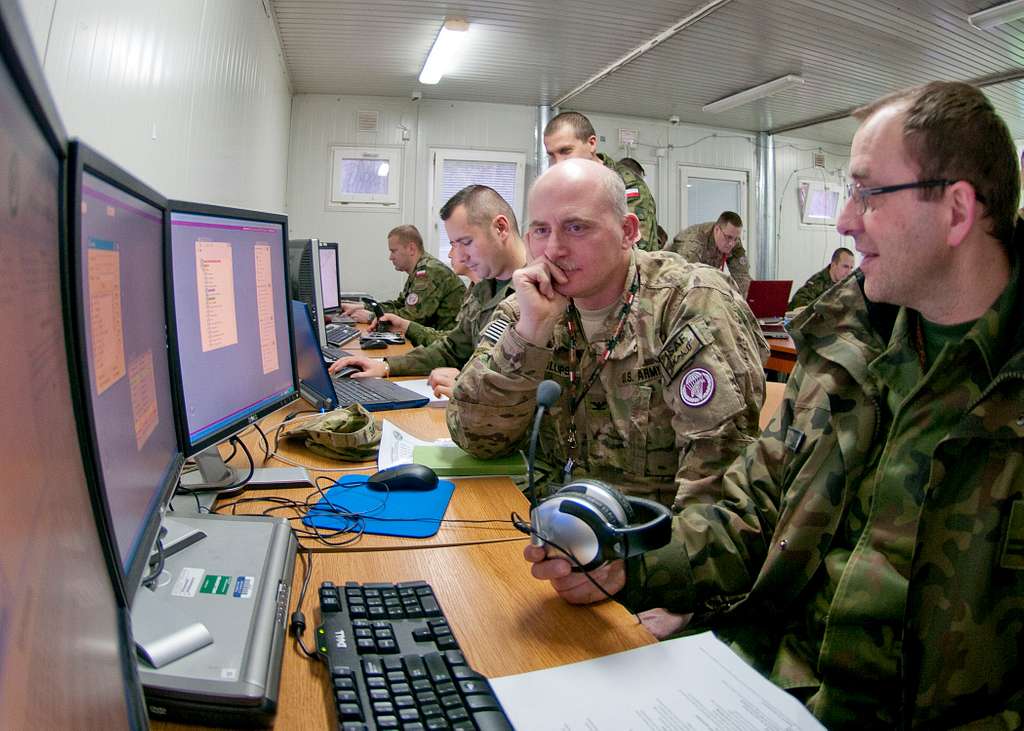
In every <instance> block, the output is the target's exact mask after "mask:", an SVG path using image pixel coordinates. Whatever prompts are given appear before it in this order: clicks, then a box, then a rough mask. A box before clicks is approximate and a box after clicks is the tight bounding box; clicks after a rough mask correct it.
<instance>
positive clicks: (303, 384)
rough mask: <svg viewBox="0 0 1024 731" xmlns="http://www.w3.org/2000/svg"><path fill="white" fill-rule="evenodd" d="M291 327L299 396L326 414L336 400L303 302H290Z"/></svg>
mask: <svg viewBox="0 0 1024 731" xmlns="http://www.w3.org/2000/svg"><path fill="white" fill-rule="evenodd" d="M292 327H293V328H294V329H295V365H296V367H297V368H298V372H299V393H300V394H301V395H302V398H304V399H306V401H308V402H309V403H310V405H311V406H312V407H313V408H315V409H322V410H325V411H330V410H331V409H333V408H334V405H335V401H336V400H337V399H336V397H335V394H334V384H333V383H332V382H331V376H330V374H329V373H328V371H327V364H326V363H324V356H323V353H322V351H321V350H320V347H319V346H318V345H317V342H316V334H315V331H314V330H313V318H312V315H311V314H310V312H309V307H308V306H307V305H306V303H305V302H300V301H299V300H292Z"/></svg>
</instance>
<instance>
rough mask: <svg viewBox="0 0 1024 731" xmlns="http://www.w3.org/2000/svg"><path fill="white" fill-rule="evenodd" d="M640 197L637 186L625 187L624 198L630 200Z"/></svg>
mask: <svg viewBox="0 0 1024 731" xmlns="http://www.w3.org/2000/svg"><path fill="white" fill-rule="evenodd" d="M639 197H640V189H639V188H626V200H628V201H631V200H634V199H636V198H639Z"/></svg>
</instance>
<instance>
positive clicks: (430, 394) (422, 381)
mask: <svg viewBox="0 0 1024 731" xmlns="http://www.w3.org/2000/svg"><path fill="white" fill-rule="evenodd" d="M396 383H398V385H399V386H401V387H402V388H408V389H409V390H410V391H415V392H416V393H418V394H419V395H420V396H426V397H427V398H428V399H430V403H429V404H427V406H436V407H438V408H444V407H445V406H447V405H448V397H447V396H442V397H441V398H438V397H437V396H435V395H434V389H433V388H432V387H430V386H428V385H427V379H426V378H415V379H411V380H408V381H396Z"/></svg>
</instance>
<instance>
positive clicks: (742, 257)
mask: <svg viewBox="0 0 1024 731" xmlns="http://www.w3.org/2000/svg"><path fill="white" fill-rule="evenodd" d="M742 234H743V219H742V218H740V216H739V214H738V213H733V212H732V211H723V212H722V215H720V216H719V217H718V220H717V221H709V222H707V223H697V224H694V225H693V226H690V227H689V228H685V229H683V230H682V231H680V232H679V233H677V234H676V237H675V238H674V239H672V243H671V244H669V245H668V246H666V247H665V250H666V251H674V252H676V253H677V254H680V255H681V256H682V257H683V258H684V259H686V260H687V261H692V262H693V263H695V264H707V265H708V266H713V267H714V268H715V269H722V270H725V269H728V271H729V274H730V275H731V276H732V279H733V282H735V284H736V289H738V290H739V292H740V294H742V295H743V296H744V297H746V296H747V290H748V289H750V262H748V261H747V251H746V249H744V248H743V242H742V241H740V236H741V235H742Z"/></svg>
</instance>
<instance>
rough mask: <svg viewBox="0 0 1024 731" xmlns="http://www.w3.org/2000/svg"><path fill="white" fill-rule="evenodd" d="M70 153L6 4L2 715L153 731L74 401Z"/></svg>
mask: <svg viewBox="0 0 1024 731" xmlns="http://www.w3.org/2000/svg"><path fill="white" fill-rule="evenodd" d="M64 149H65V136H64V131H63V129H62V127H61V125H60V122H59V120H58V118H57V115H56V113H55V107H54V105H53V103H52V100H51V99H50V97H49V95H48V94H47V91H46V86H45V83H44V82H43V74H42V69H41V68H40V67H39V64H38V62H37V61H36V58H35V54H34V51H33V49H32V43H31V40H30V36H29V33H28V29H27V28H26V26H25V23H24V20H23V18H22V17H21V15H20V8H19V4H18V2H17V1H16V0H0V161H2V164H3V184H2V185H0V261H2V262H3V289H2V291H0V338H3V342H4V343H5V344H6V345H5V348H4V354H3V356H2V357H0V401H2V403H3V405H4V418H3V419H2V420H0V470H2V473H3V483H4V486H5V490H4V494H5V496H6V498H7V499H6V500H5V501H4V507H3V510H2V511H0V532H2V535H3V538H2V539H0V708H2V709H3V711H2V713H0V715H2V717H3V726H4V727H5V728H40V729H43V728H105V729H106V728H110V729H126V728H145V726H146V723H147V721H146V715H145V708H144V706H143V702H142V694H141V688H140V686H139V683H138V676H137V673H136V668H135V663H134V648H133V643H132V642H131V639H130V631H129V619H128V612H127V608H126V607H125V606H123V601H119V599H120V597H119V594H118V592H117V591H116V589H115V584H114V572H113V569H114V565H113V560H112V559H113V557H112V555H110V554H108V553H107V552H106V551H105V548H106V545H105V543H104V542H103V540H102V538H101V535H102V534H101V532H100V530H99V529H98V527H97V524H96V522H95V520H94V519H93V508H92V499H91V490H90V487H89V477H90V475H91V474H92V472H91V461H90V460H89V459H87V458H86V457H87V454H88V453H87V451H85V452H83V448H82V443H81V442H80V441H79V440H80V437H81V436H82V435H83V434H84V431H85V428H84V425H83V424H82V422H81V421H80V420H79V419H78V418H77V416H78V414H77V411H76V409H75V408H74V405H73V403H72V380H71V378H72V374H73V372H74V371H73V369H69V368H68V360H67V359H68V355H69V353H68V351H67V349H66V347H65V345H66V340H65V337H66V330H65V326H64V325H65V314H66V303H65V301H64V298H63V297H62V291H61V290H62V286H61V285H62V276H61V263H62V254H61V250H62V247H63V245H64V242H65V241H66V238H65V233H64V220H63V219H64V216H63V211H64V203H65V201H64V183H63V168H64Z"/></svg>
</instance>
